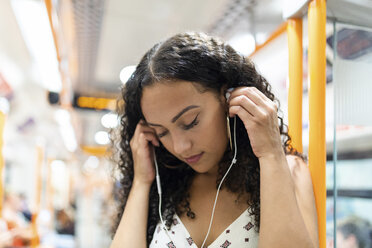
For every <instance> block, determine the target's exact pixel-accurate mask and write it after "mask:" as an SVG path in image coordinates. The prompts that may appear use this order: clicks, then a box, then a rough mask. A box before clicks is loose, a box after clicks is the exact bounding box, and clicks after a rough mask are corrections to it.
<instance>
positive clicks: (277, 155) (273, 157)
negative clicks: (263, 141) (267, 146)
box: [258, 150, 285, 164]
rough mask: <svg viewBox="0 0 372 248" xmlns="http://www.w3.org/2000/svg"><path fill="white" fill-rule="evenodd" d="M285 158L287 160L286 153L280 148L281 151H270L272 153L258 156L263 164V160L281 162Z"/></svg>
mask: <svg viewBox="0 0 372 248" xmlns="http://www.w3.org/2000/svg"><path fill="white" fill-rule="evenodd" d="M283 159H284V160H285V154H284V151H283V150H279V151H276V152H270V153H267V154H264V155H263V156H260V157H259V158H258V160H259V162H260V164H261V162H266V161H276V162H279V161H281V160H283Z"/></svg>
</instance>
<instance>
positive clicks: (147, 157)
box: [130, 120, 159, 185]
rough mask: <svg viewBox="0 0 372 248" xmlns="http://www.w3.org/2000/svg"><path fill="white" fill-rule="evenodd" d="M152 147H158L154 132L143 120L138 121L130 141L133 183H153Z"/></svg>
mask: <svg viewBox="0 0 372 248" xmlns="http://www.w3.org/2000/svg"><path fill="white" fill-rule="evenodd" d="M153 146H159V140H158V138H157V136H156V133H155V130H154V129H153V128H151V127H149V126H147V125H146V123H145V122H144V121H143V120H140V121H139V122H138V124H137V127H136V130H135V132H134V135H133V138H132V139H131V141H130V147H131V149H132V156H133V166H134V179H133V182H138V183H141V184H146V185H151V184H152V182H153V181H154V179H155V168H154V158H153V156H154V155H153V153H154V149H153Z"/></svg>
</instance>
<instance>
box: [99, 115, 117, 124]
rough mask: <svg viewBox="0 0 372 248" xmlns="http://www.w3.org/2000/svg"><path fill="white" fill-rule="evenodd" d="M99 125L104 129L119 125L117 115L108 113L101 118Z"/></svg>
mask: <svg viewBox="0 0 372 248" xmlns="http://www.w3.org/2000/svg"><path fill="white" fill-rule="evenodd" d="M101 123H102V125H103V126H104V127H105V128H114V127H116V126H117V125H118V124H119V120H118V115H117V114H114V113H108V114H105V115H104V116H102V119H101Z"/></svg>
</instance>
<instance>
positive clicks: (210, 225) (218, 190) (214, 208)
mask: <svg viewBox="0 0 372 248" xmlns="http://www.w3.org/2000/svg"><path fill="white" fill-rule="evenodd" d="M236 153H237V147H236V116H234V157H233V160H232V161H231V164H230V167H229V169H227V171H226V173H225V175H224V176H223V178H222V179H221V182H220V184H219V185H218V189H217V193H216V198H215V200H214V204H213V209H212V215H211V220H210V222H209V227H208V232H207V234H206V235H205V238H204V241H203V244H202V245H201V248H204V244H205V242H206V241H207V238H208V236H209V232H210V231H211V228H212V223H213V217H214V211H215V210H216V204H217V199H218V194H219V192H220V188H221V186H222V183H223V181H224V180H225V178H226V176H227V174H228V173H229V171H230V169H231V167H232V166H233V164H235V163H236Z"/></svg>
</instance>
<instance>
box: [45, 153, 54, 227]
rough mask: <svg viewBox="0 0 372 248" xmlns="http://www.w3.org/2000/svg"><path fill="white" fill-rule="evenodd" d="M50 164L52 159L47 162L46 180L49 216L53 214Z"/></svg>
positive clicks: (51, 223)
mask: <svg viewBox="0 0 372 248" xmlns="http://www.w3.org/2000/svg"><path fill="white" fill-rule="evenodd" d="M52 162H53V159H51V158H49V159H48V160H47V168H46V169H47V179H46V208H47V209H48V211H49V212H50V214H51V216H53V214H54V208H53V194H54V190H53V183H52V168H51V167H52ZM53 219H54V218H51V221H50V228H52V227H53Z"/></svg>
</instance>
